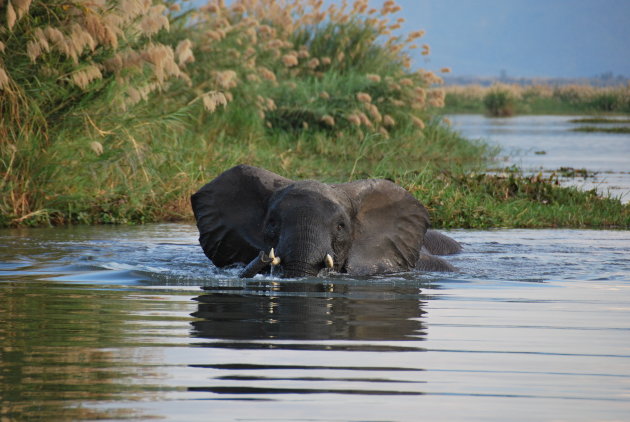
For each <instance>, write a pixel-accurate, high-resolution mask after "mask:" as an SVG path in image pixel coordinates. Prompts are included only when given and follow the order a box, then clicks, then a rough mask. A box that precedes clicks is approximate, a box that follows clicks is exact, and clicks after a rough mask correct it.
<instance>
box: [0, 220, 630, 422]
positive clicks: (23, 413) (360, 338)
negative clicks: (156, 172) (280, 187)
mask: <svg viewBox="0 0 630 422" xmlns="http://www.w3.org/2000/svg"><path fill="white" fill-rule="evenodd" d="M450 235H452V236H453V237H454V238H456V239H457V240H459V241H460V242H462V243H463V245H464V248H465V249H464V253H462V254H460V255H457V256H454V257H450V258H449V260H450V262H452V263H453V264H454V265H456V266H457V267H458V268H459V269H460V271H459V272H458V273H453V274H438V273H434V274H430V273H428V274H416V273H407V274H398V275H395V276H382V277H373V278H362V279H353V278H347V277H339V276H338V277H332V278H327V279H303V280H280V279H274V278H271V277H262V276H257V278H255V279H253V280H239V279H238V278H237V277H236V272H237V271H236V270H229V271H222V270H217V269H215V268H213V267H212V266H211V265H210V264H209V261H208V260H207V259H206V258H205V256H203V253H202V252H201V250H200V248H199V247H198V246H197V241H196V238H197V232H196V229H195V227H194V226H192V225H187V224H161V225H147V226H142V227H75V228H55V229H33V230H2V231H0V398H1V400H0V419H2V420H55V421H59V420H61V421H63V420H68V421H70V420H72V421H74V420H95V419H104V420H121V419H130V420H152V419H155V418H161V419H164V420H169V421H171V420H172V421H197V420H198V421H202V420H203V421H207V420H213V421H214V420H221V421H224V420H225V421H247V420H255V421H417V420H447V421H448V420H479V421H481V420H483V421H504V420H516V421H531V420H537V421H552V420H554V421H559V420H571V421H594V420H605V421H622V420H624V421H625V420H628V418H629V416H630V252H629V251H630V232H629V231H588V230H495V231H463V230H462V231H453V232H451V233H450Z"/></svg>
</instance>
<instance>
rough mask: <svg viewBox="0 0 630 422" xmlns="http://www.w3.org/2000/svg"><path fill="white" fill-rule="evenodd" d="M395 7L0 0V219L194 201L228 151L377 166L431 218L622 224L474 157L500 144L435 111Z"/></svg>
mask: <svg viewBox="0 0 630 422" xmlns="http://www.w3.org/2000/svg"><path fill="white" fill-rule="evenodd" d="M13 3H15V5H17V4H19V5H20V7H21V9H19V10H15V8H16V7H17V6H15V5H14V6H11V7H13V8H14V10H13V12H12V13H13V14H10V13H8V10H5V9H7V8H8V7H9V6H8V5H11V4H13ZM108 4H109V3H108ZM399 9H400V8H399V7H398V6H396V5H395V4H394V2H393V1H387V2H385V3H384V5H383V7H382V9H380V10H377V11H371V10H370V9H369V8H368V4H367V1H363V0H358V1H355V2H354V4H353V6H352V7H350V8H349V9H339V8H330V9H326V10H323V9H321V5H319V2H317V1H310V0H309V1H306V0H305V1H301V2H296V3H294V4H292V5H290V6H286V5H281V4H279V3H276V2H274V1H273V0H256V1H247V2H244V1H243V2H240V1H236V2H233V4H232V5H231V6H229V7H227V6H224V5H223V2H219V1H217V2H211V3H210V4H209V5H208V6H205V7H203V8H201V9H200V10H196V11H189V12H185V13H184V12H181V11H180V10H179V5H178V3H177V2H158V1H156V2H154V4H146V3H145V2H133V1H125V2H118V3H115V4H111V5H109V6H108V7H101V6H99V5H98V2H95V3H84V2H79V1H76V2H73V1H66V0H63V1H62V0H53V1H46V2H44V1H33V2H19V3H18V2H11V3H7V2H5V3H4V4H3V5H2V6H0V16H11V17H12V19H11V20H7V22H6V24H5V23H2V24H1V26H0V108H1V115H0V116H1V120H0V226H19V225H22V226H36V225H46V224H75V223H81V224H99V223H117V224H119V223H143V222H151V221H173V220H186V219H191V217H192V213H191V211H190V204H189V197H190V194H191V193H193V192H194V191H196V190H197V189H198V188H199V187H200V186H201V185H203V184H204V183H206V182H207V181H208V180H210V179H212V178H213V177H215V176H216V175H217V174H219V173H220V172H221V171H223V170H226V169H227V168H229V167H231V166H233V165H236V164H239V163H247V164H251V165H257V166H261V167H265V168H268V169H269V170H271V171H275V172H277V173H279V174H282V175H285V176H286V177H290V178H295V179H299V178H317V179H320V180H324V181H347V180H353V179H357V178H364V177H385V178H390V179H392V180H395V181H397V182H398V183H400V184H401V185H403V186H404V187H406V188H407V189H409V190H410V191H411V192H413V193H414V195H416V196H417V197H418V198H419V199H420V200H421V201H422V202H423V203H425V204H426V205H427V206H428V207H429V208H430V210H431V212H432V215H433V221H434V225H435V226H437V227H494V226H506V227H516V226H519V227H542V226H580V227H585V226H588V227H603V226H619V227H628V226H630V211H629V207H628V206H627V205H626V206H623V205H622V204H621V203H620V201H619V200H616V199H610V198H600V197H598V196H597V195H595V193H594V192H579V191H578V190H575V189H566V188H561V187H559V186H557V184H556V183H555V181H554V180H543V179H541V178H537V179H536V178H533V179H532V178H528V177H524V176H523V175H520V174H518V172H513V171H512V172H511V173H510V175H509V176H501V177H500V176H496V175H486V174H484V173H483V171H484V169H485V168H486V166H487V165H488V164H489V163H490V162H492V160H493V158H494V156H495V155H496V153H497V151H495V150H493V149H492V148H490V147H488V146H487V145H485V144H482V143H478V142H471V141H468V140H466V139H463V138H461V137H460V136H459V135H458V134H456V133H455V132H453V131H452V130H450V129H449V128H448V126H447V125H445V124H444V123H443V121H442V119H441V118H440V117H439V113H440V107H442V106H443V105H444V91H443V90H442V89H441V88H439V87H438V86H437V85H438V84H439V82H440V78H439V77H437V76H436V75H435V74H433V73H431V72H428V71H425V70H420V71H415V72H414V71H411V70H409V69H410V59H409V57H408V55H407V51H408V49H410V48H414V45H415V44H414V43H415V42H416V41H417V39H418V38H420V37H421V36H422V32H420V31H419V32H416V33H412V34H410V35H409V36H408V37H402V38H401V37H399V36H397V35H395V33H394V34H390V32H392V31H394V32H395V31H396V30H397V27H399V26H400V23H401V22H402V21H401V20H400V19H399V20H398V21H395V23H391V22H388V21H387V19H390V18H391V17H392V15H394V14H395V13H397V12H398V10H399ZM5 11H7V14H5V13H4V12H5ZM167 28H168V30H167ZM423 49H424V51H425V52H427V53H428V46H423ZM9 52H10V53H9Z"/></svg>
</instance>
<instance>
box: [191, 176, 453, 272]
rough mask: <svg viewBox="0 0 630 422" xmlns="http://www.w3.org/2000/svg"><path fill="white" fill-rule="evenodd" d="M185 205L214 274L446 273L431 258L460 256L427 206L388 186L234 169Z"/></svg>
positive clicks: (442, 263) (444, 265)
mask: <svg viewBox="0 0 630 422" xmlns="http://www.w3.org/2000/svg"><path fill="white" fill-rule="evenodd" d="M191 202H192V207H193V211H194V214H195V219H196V221H197V227H198V228H199V234H200V236H199V242H200V244H201V246H202V248H203V251H204V253H205V254H206V256H207V257H208V258H209V259H210V260H211V261H212V262H213V263H214V265H216V266H217V267H226V266H231V265H234V264H249V265H248V266H247V267H246V270H245V271H244V272H243V273H242V274H241V276H243V277H252V276H253V275H255V274H256V273H258V272H261V271H265V270H266V269H267V268H268V267H269V266H270V265H276V266H277V268H278V269H279V271H278V272H277V273H279V275H280V276H281V277H285V278H295V277H307V276H317V275H322V274H325V273H328V272H337V273H347V274H349V275H360V276H362V275H373V274H384V273H394V272H403V271H410V270H414V269H417V270H423V271H452V270H454V268H453V267H452V266H451V265H450V264H449V263H448V262H446V261H444V260H443V259H441V258H439V257H436V256H435V255H436V254H439V255H446V254H452V253H457V252H459V251H460V250H461V246H460V245H459V243H457V242H456V241H455V240H453V239H451V238H450V237H448V236H446V235H444V234H442V233H439V232H436V231H434V230H430V229H429V224H430V223H429V214H428V212H427V210H426V209H425V207H424V206H423V205H422V204H421V203H420V202H418V201H417V200H416V199H415V198H414V197H413V196H412V195H411V194H410V193H409V192H407V191H406V190H405V189H403V188H401V187H400V186H398V185H396V184H395V183H392V182H390V181H388V180H381V179H369V180H358V181H355V182H349V183H340V184H326V183H321V182H317V181H312V180H304V181H293V180H289V179H287V178H284V177H282V176H279V175H277V174H275V173H272V172H270V171H268V170H264V169H261V168H256V167H251V166H247V165H239V166H236V167H233V168H231V169H229V170H227V171H225V172H223V173H222V174H220V175H219V176H218V177H217V178H216V179H214V180H212V181H211V182H210V183H208V184H206V185H205V186H203V187H202V188H201V189H200V190H199V191H198V192H196V193H195V194H194V195H192V197H191ZM272 249H273V250H272ZM274 274H276V270H275V269H274Z"/></svg>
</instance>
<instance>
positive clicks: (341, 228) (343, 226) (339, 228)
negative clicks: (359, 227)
mask: <svg viewBox="0 0 630 422" xmlns="http://www.w3.org/2000/svg"><path fill="white" fill-rule="evenodd" d="M345 228H346V225H345V224H344V223H338V224H337V231H338V232H340V231H342V230H343V229H345Z"/></svg>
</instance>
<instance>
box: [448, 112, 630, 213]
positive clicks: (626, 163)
mask: <svg viewBox="0 0 630 422" xmlns="http://www.w3.org/2000/svg"><path fill="white" fill-rule="evenodd" d="M584 117H585V116H516V117H509V118H491V117H486V116H482V115H475V114H458V115H452V116H449V119H450V120H451V121H452V123H453V127H454V128H455V129H457V130H458V131H460V132H461V133H462V134H463V135H464V136H465V137H466V138H469V139H482V140H484V141H487V142H489V143H491V144H495V145H498V146H500V147H501V148H502V152H503V155H504V158H503V160H502V161H500V162H499V163H497V165H498V166H499V167H501V166H503V167H507V166H511V165H516V166H519V167H521V168H522V169H523V170H524V171H525V172H526V173H534V174H535V173H538V172H539V171H541V170H542V171H543V173H551V172H553V171H558V170H560V169H562V168H565V169H567V170H565V171H560V172H559V173H560V174H564V175H568V174H570V173H571V170H569V169H574V170H578V173H577V174H578V175H580V174H582V175H583V174H584V173H580V172H579V171H580V170H586V174H587V177H573V176H571V177H564V178H561V182H562V184H564V185H571V186H577V187H579V188H581V189H597V190H598V192H600V193H602V194H608V193H610V194H611V195H612V196H613V197H618V198H621V200H622V201H623V202H630V134H627V133H598V132H576V131H575V130H574V129H577V128H580V127H584V126H591V127H600V128H610V127H630V123H628V120H627V117H623V118H619V117H609V119H617V120H619V121H620V123H614V124H610V123H605V124H602V123H599V124H597V123H595V124H594V123H582V124H580V123H576V122H574V121H575V120H578V119H583V118H584Z"/></svg>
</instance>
